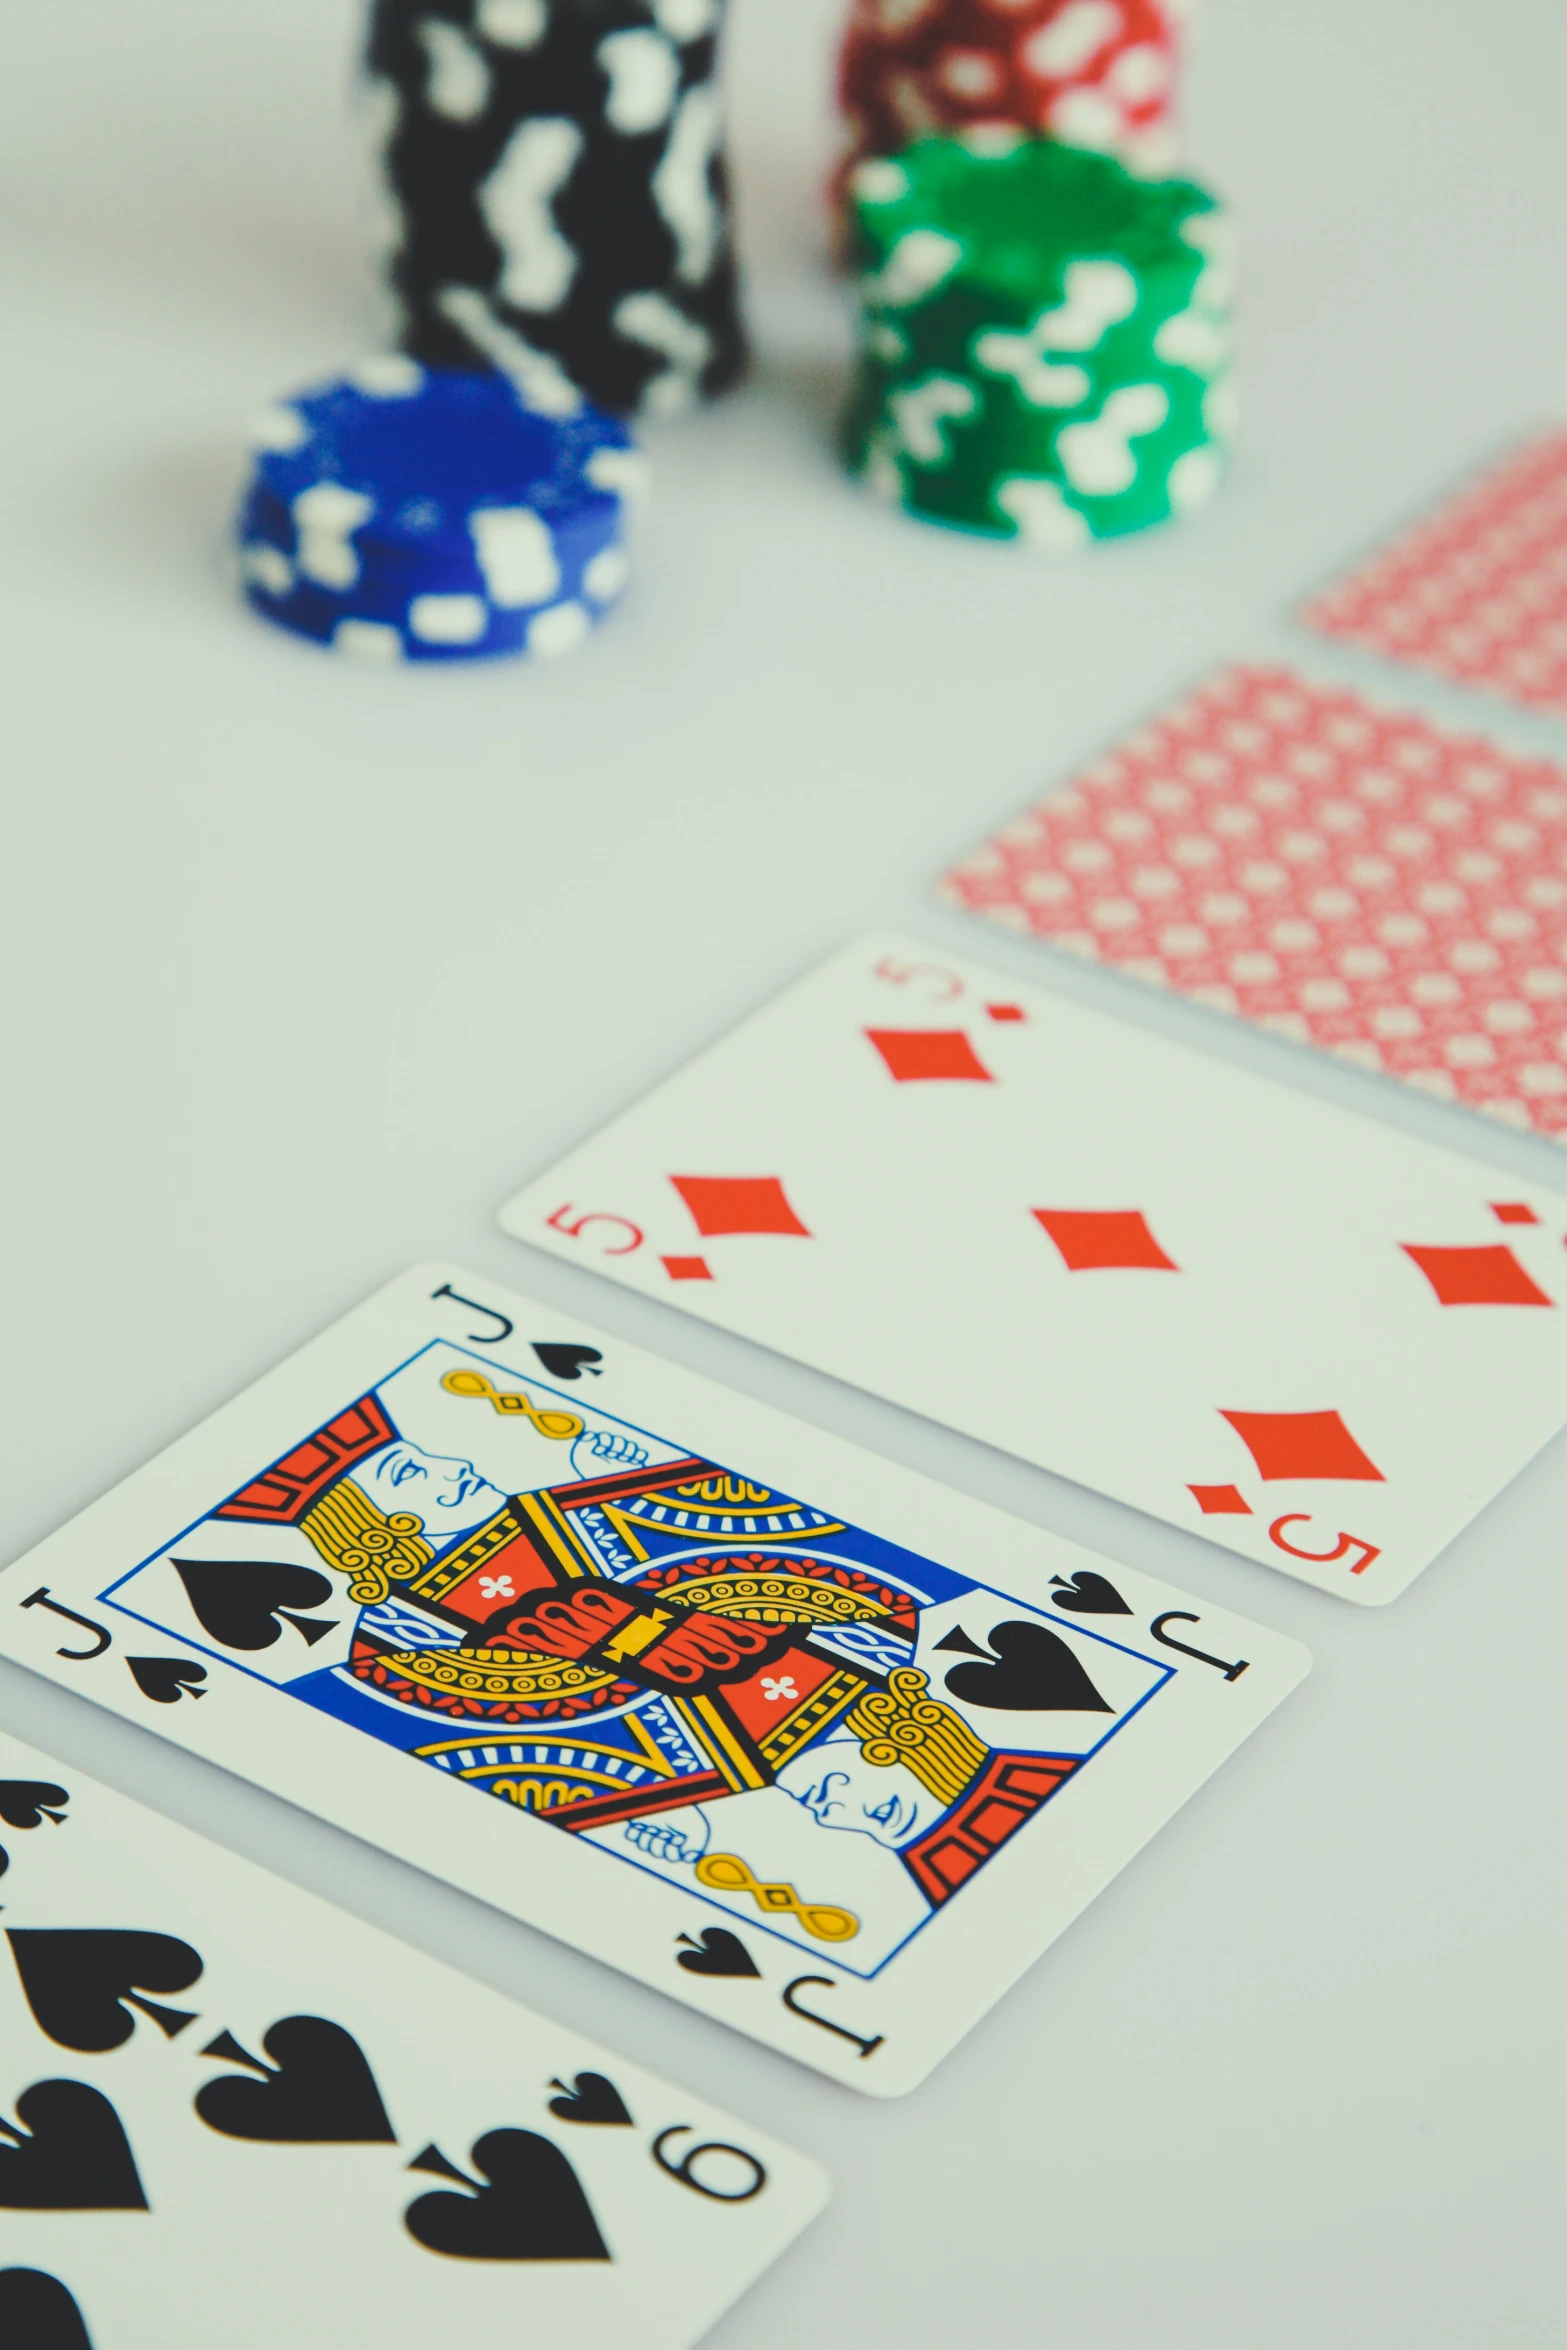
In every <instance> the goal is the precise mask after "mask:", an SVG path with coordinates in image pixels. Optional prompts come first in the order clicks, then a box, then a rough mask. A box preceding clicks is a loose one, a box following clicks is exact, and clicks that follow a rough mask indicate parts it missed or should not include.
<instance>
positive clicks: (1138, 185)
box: [844, 133, 1234, 550]
mask: <svg viewBox="0 0 1567 2350" xmlns="http://www.w3.org/2000/svg"><path fill="white" fill-rule="evenodd" d="M853 194H854V202H855V211H856V219H857V224H858V231H859V235H860V238H861V241H862V247H863V257H864V261H865V264H866V266H865V274H864V276H863V278H862V281H861V299H862V305H863V314H862V315H863V328H862V337H861V361H860V367H859V373H858V377H857V381H856V385H855V390H854V394H853V397H852V399H851V403H850V407H849V411H848V414H847V416H846V418H845V423H844V444H845V454H846V456H847V458H848V461H849V463H850V465H851V467H852V468H853V469H854V470H856V471H857V472H859V473H861V474H862V475H863V476H864V477H865V479H866V480H867V481H868V482H869V484H870V485H871V487H873V488H874V489H876V490H878V491H879V492H880V493H881V494H882V495H884V496H885V497H887V498H889V499H891V500H893V501H895V502H897V503H900V504H901V505H903V506H904V507H905V508H907V510H908V511H909V512H910V513H913V514H918V515H921V516H923V517H925V518H926V519H927V520H929V521H933V522H945V523H950V524H952V525H954V526H956V527H958V528H961V529H965V530H974V531H983V532H988V533H990V534H991V535H993V536H996V537H1001V538H1013V539H1021V540H1024V541H1026V542H1028V543H1030V544H1032V545H1035V546H1039V547H1044V548H1050V549H1062V550H1065V549H1070V548H1073V547H1077V546H1081V545H1084V544H1086V543H1087V542H1088V541H1090V540H1092V539H1100V538H1110V537H1115V536H1119V535H1120V534H1121V533H1123V532H1126V531H1134V530H1142V529H1146V528H1147V527H1148V526H1149V525H1151V524H1153V523H1158V522H1164V521H1167V520H1169V519H1170V518H1171V517H1172V516H1175V515H1182V514H1190V513H1194V512H1196V511H1197V510H1198V509H1199V508H1201V507H1202V506H1204V505H1206V504H1207V503H1208V501H1209V499H1210V498H1211V497H1212V496H1213V495H1214V492H1215V491H1216V490H1217V488H1218V486H1219V482H1220V479H1221V477H1222V472H1223V454H1224V449H1225V446H1226V444H1227V442H1228V439H1229V437H1230V434H1231V431H1232V428H1233V421H1234V395H1233V383H1232V365H1231V359H1232V340H1231V323H1230V321H1231V301H1232V281H1233V263H1232V234H1231V228H1230V223H1229V221H1228V218H1227V216H1226V215H1225V213H1224V212H1223V211H1222V210H1221V208H1220V206H1219V205H1218V203H1217V202H1216V200H1215V199H1214V198H1213V197H1212V196H1211V195H1210V194H1208V193H1207V191H1206V190H1204V189H1203V188H1201V187H1199V186H1197V185H1196V184H1195V183H1194V182H1191V181H1187V180H1157V181H1156V180H1146V179H1141V178H1138V177H1136V176H1135V175H1134V174H1132V173H1131V172H1129V171H1128V170H1127V169H1126V167H1125V166H1124V165H1122V164H1120V163H1118V162H1116V161H1115V160H1114V159H1113V158H1112V157H1109V156H1104V155H1097V154H1093V153H1091V152H1089V151H1087V150H1083V149H1077V148H1072V147H1067V146H1063V145H1060V144H1058V143H1056V142H1053V141H1049V140H1041V139H1023V138H1020V137H1018V136H1017V135H1016V134H1007V133H1003V134H994V135H988V136H987V135H983V134H980V133H969V134H966V135H965V136H964V137H963V138H960V139H924V140H920V141H917V142H916V143H915V145H913V146H912V147H910V148H908V149H907V150H906V151H905V152H904V154H903V155H902V156H900V157H899V158H897V160H895V161H894V160H890V159H886V158H881V159H877V160H875V161H873V162H870V163H866V164H862V165H861V166H860V169H859V171H858V172H857V173H856V175H855V179H854V183H853Z"/></svg>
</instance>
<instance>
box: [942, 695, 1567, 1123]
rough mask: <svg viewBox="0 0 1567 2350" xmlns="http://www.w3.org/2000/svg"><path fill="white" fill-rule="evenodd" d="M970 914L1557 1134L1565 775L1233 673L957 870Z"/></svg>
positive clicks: (1562, 1104)
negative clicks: (1111, 964)
mask: <svg viewBox="0 0 1567 2350" xmlns="http://www.w3.org/2000/svg"><path fill="white" fill-rule="evenodd" d="M942 893H943V895H944V896H946V897H948V898H950V899H951V900H952V902H953V903H954V904H955V905H958V906H961V907H962V908H963V909H964V911H965V912H966V913H972V914H981V915H984V916H985V917H986V919H987V920H989V921H991V922H995V923H998V924H1001V925H1003V926H1004V927H1005V928H1007V929H1009V930H1015V931H1022V932H1024V933H1025V934H1026V935H1028V936H1030V937H1033V938H1039V939H1043V940H1045V941H1046V942H1047V943H1048V944H1049V945H1051V946H1055V947H1058V948H1061V949H1062V950H1064V951H1065V952H1067V953H1069V954H1075V955H1081V956H1084V957H1087V958H1090V959H1092V960H1093V961H1096V962H1104V963H1113V964H1114V965H1115V966H1116V967H1117V969H1119V970H1122V971H1127V972H1130V973H1131V974H1132V975H1133V976H1134V977H1135V978H1138V979H1143V980H1147V981H1150V982H1151V983H1152V984H1153V985H1154V986H1156V987H1167V988H1172V989H1174V990H1176V991H1177V992H1178V993H1180V994H1181V995H1187V996H1191V997H1192V998H1193V999H1194V1001H1196V1002H1197V1003H1200V1004H1204V1005H1206V1006H1207V1007H1208V1008H1209V1009H1210V1010H1213V1011H1221V1012H1229V1013H1232V1014H1234V1015H1235V1016H1236V1017H1237V1018H1238V1019H1242V1020H1252V1021H1255V1022H1256V1023H1257V1024H1258V1026H1259V1027H1263V1028H1268V1029H1271V1030H1272V1031H1273V1032H1274V1033H1275V1034H1276V1035H1281V1036H1287V1037H1290V1038H1291V1039H1292V1040H1294V1041H1295V1042H1297V1043H1300V1044H1314V1045H1318V1046H1320V1047H1321V1048H1322V1049H1323V1050H1324V1051H1326V1052H1331V1053H1335V1054H1337V1055H1338V1056H1339V1058H1340V1059H1343V1060H1347V1061H1351V1062H1353V1063H1354V1064H1355V1065H1356V1066H1357V1067H1359V1068H1363V1069H1373V1070H1376V1071H1378V1072H1379V1073H1380V1074H1382V1075H1385V1076H1388V1077H1396V1078H1401V1079H1402V1080H1403V1081H1404V1083H1405V1084H1408V1085H1413V1086H1417V1087H1418V1088H1419V1089H1420V1090H1421V1092H1423V1093H1431V1094H1435V1095H1437V1096H1438V1098H1440V1099H1442V1100H1446V1101H1454V1102H1462V1103H1463V1104H1465V1106H1466V1107H1468V1108H1470V1109H1476V1110H1481V1111H1484V1112H1485V1114H1486V1115H1487V1116H1488V1117H1492V1118H1495V1119H1497V1120H1498V1121H1500V1122H1502V1123H1504V1124H1506V1125H1510V1126H1520V1127H1524V1128H1534V1129H1535V1130H1537V1131H1538V1132H1540V1133H1542V1134H1550V1135H1553V1136H1557V1137H1561V1136H1563V1135H1567V1027H1564V1022H1567V773H1564V772H1563V770H1562V769H1561V767H1560V766H1557V765H1555V764H1553V763H1552V762H1551V761H1550V760H1548V759H1538V758H1519V757H1517V756H1514V755H1512V754H1509V753H1507V752H1505V751H1501V750H1499V749H1498V748H1497V747H1496V745H1495V744H1494V743H1489V742H1486V741H1485V740H1484V739H1483V738H1482V737H1480V736H1478V735H1460V734H1449V733H1447V732H1445V731H1444V730H1443V729H1442V728H1440V727H1435V726H1430V725H1428V724H1427V723H1426V721H1425V720H1424V719H1423V718H1420V717H1417V716H1416V715H1415V714H1414V713H1412V712H1410V711H1407V710H1391V709H1379V708H1377V707H1375V706H1374V705H1373V704H1372V703H1370V702H1367V701H1365V700H1363V699H1362V697H1361V696H1360V695H1359V694H1356V693H1351V692H1348V691H1346V690H1345V688H1343V687H1342V686H1330V685H1323V684H1321V683H1320V682H1315V681H1313V680H1311V679H1308V678H1304V677H1299V676H1296V675H1295V674H1294V673H1293V672H1292V671H1290V670H1288V669H1279V668H1271V667H1270V668H1232V669H1228V670H1225V671H1223V672H1222V673H1221V674H1220V675H1219V676H1218V677H1215V678H1212V679H1210V680H1209V681H1208V682H1207V683H1206V684H1204V685H1202V686H1200V687H1198V689H1197V690H1196V691H1195V692H1193V693H1190V694H1187V695H1185V696H1184V697H1183V698H1182V700H1180V701H1179V702H1178V703H1176V705H1175V706H1174V708H1173V709H1170V710H1167V711H1165V712H1164V713H1163V714H1162V715H1161V716H1160V717H1159V718H1157V719H1155V720H1154V721H1153V722H1152V723H1151V724H1150V725H1147V726H1144V727H1141V728H1139V729H1138V731H1137V732H1136V733H1135V734H1134V735H1133V736H1131V738H1130V739H1129V740H1128V741H1126V742H1123V743H1120V744H1118V745H1117V746H1116V747H1115V749H1113V750H1111V751H1109V752H1107V753H1106V755H1105V756H1104V757H1103V758H1101V759H1096V760H1095V761H1094V762H1093V764H1092V765H1091V766H1090V767H1088V768H1086V769H1085V770H1084V771H1083V772H1082V773H1081V774H1080V775H1078V776H1077V777H1076V778H1075V779H1074V780H1073V781H1072V782H1071V783H1070V784H1068V785H1067V786H1066V788H1065V789H1064V790H1062V791H1058V792H1054V793H1052V794H1051V796H1050V797H1049V798H1048V799H1045V800H1042V801H1041V802H1040V803H1039V805H1038V806H1037V807H1034V808H1030V809H1028V810H1027V811H1026V812H1025V813H1024V814H1023V815H1022V816H1020V817H1018V818H1017V819H1016V820H1015V821H1014V822H1013V823H1011V824H1008V825H1007V826H1006V827H1005V829H1004V830H1003V831H1001V832H1000V833H998V834H996V836H995V837H994V838H993V839H991V840H988V841H986V842H985V843H984V844H983V845H982V846H981V847H980V848H978V849H976V850H974V852H973V853H972V854H971V855H970V856H968V857H966V858H965V859H964V860H963V862H962V863H961V864H960V865H958V866H956V867H955V868H954V869H953V870H952V872H950V873H949V874H948V875H947V876H946V878H945V880H944V881H943V883H942Z"/></svg>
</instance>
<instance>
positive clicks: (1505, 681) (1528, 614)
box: [1305, 432, 1567, 711]
mask: <svg viewBox="0 0 1567 2350" xmlns="http://www.w3.org/2000/svg"><path fill="white" fill-rule="evenodd" d="M1305 621H1306V625H1307V627H1308V628H1315V629H1319V630H1320V631H1321V632H1322V633H1323V635H1325V636H1336V637H1343V638H1346V639H1347V640H1348V641H1349V642H1350V643H1351V644H1357V645H1366V646H1369V648H1370V649H1371V650H1372V651H1373V652H1376V653H1385V654H1386V655H1387V656H1388V657H1389V659H1391V660H1394V661H1407V662H1411V663H1413V664H1414V665H1415V666H1416V667H1417V668H1420V669H1434V670H1435V671H1436V672H1437V673H1438V675H1440V676H1442V677H1449V678H1454V679H1456V680H1457V682H1458V683H1459V684H1460V685H1473V686H1479V687H1481V688H1483V689H1484V690H1485V691H1487V692H1489V693H1494V694H1502V695H1505V696H1506V698H1507V699H1508V700H1509V701H1513V702H1524V703H1528V704H1532V705H1534V706H1536V707H1538V708H1540V709H1544V710H1561V711H1567V432H1550V433H1546V434H1544V435H1543V436H1541V437H1539V438H1536V439H1534V440H1531V441H1529V442H1528V443H1527V444H1526V445H1525V446H1524V447H1523V448H1521V449H1518V450H1515V451H1514V452H1513V453H1512V454H1511V455H1510V456H1509V457H1507V458H1506V459H1505V460H1504V461H1503V462H1502V463H1501V464H1499V465H1495V466H1492V467H1490V468H1488V469H1487V470H1486V472H1484V473H1483V474H1482V475H1481V476H1480V478H1479V479H1478V480H1477V481H1475V482H1473V483H1471V484H1470V485H1469V486H1468V487H1467V488H1465V489H1464V490H1463V491H1462V492H1461V493H1460V494H1459V495H1458V496H1457V497H1456V498H1454V499H1453V500H1452V501H1451V502H1450V503H1448V504H1446V505H1444V506H1443V507H1442V508H1441V509H1440V510H1439V511H1438V512H1437V513H1436V514H1434V515H1433V516H1431V517H1430V519H1429V520H1427V521H1425V522H1423V523H1421V524H1420V525H1419V526H1418V528H1416V529H1415V530H1413V531H1412V532H1410V533H1409V534H1408V535H1407V536H1405V537H1402V538H1399V539H1398V540H1396V541H1395V543H1394V544H1393V545H1392V546H1391V547H1389V548H1387V549H1385V550H1384V551H1383V552H1382V553H1381V554H1379V555H1376V556H1374V557H1373V558H1372V560H1371V561H1370V562H1369V563H1367V564H1366V565H1365V566H1364V568H1362V569H1361V570H1358V571H1356V572H1354V573H1353V574H1352V575H1351V576H1350V577H1349V578H1348V579H1346V580H1343V581H1341V582H1340V583H1339V585H1338V586H1336V587H1334V588H1331V589H1329V591H1328V592H1327V594H1326V595H1324V596H1321V597H1319V598H1318V600H1317V601H1316V602H1315V603H1314V604H1312V605H1311V606H1310V607H1309V609H1308V610H1307V612H1306V614H1305Z"/></svg>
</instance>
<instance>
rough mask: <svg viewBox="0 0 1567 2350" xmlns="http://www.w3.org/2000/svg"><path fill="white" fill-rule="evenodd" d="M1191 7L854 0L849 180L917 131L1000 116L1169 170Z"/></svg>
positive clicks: (1144, 166) (849, 48) (993, 122)
mask: <svg viewBox="0 0 1567 2350" xmlns="http://www.w3.org/2000/svg"><path fill="white" fill-rule="evenodd" d="M1187 13H1188V0H853V6H852V12H851V15H850V19H849V28H848V32H847V34H846V36H845V40H844V46H843V53H842V59H841V62H840V66H839V75H838V91H839V99H840V103H841V105H842V109H843V113H844V116H845V118H846V120H847V123H848V126H849V153H848V156H847V158H846V161H845V164H844V171H843V182H844V184H845V185H846V184H847V180H848V178H849V175H850V174H851V173H852V172H853V170H854V169H855V167H856V166H857V165H858V164H859V163H861V162H862V161H864V160H865V159H866V158H867V157H869V156H875V155H897V154H899V153H900V152H901V151H902V150H903V148H905V147H907V146H909V145H910V144H911V143H912V141H914V140H915V139H918V138H924V137H929V136H930V135H932V134H951V133H953V132H958V131H965V130H975V129H992V128H1007V129H1011V130H1016V131H1021V132H1023V133H1024V135H1025V136H1027V137H1029V138H1048V139H1060V140H1062V141H1063V142H1064V143H1065V144H1067V145H1069V146H1074V147H1093V148H1097V149H1098V150H1100V151H1101V152H1102V153H1105V154H1110V155H1114V156H1116V157H1118V158H1119V159H1120V161H1122V162H1123V163H1125V164H1127V165H1129V166H1130V168H1131V169H1133V170H1134V171H1140V172H1150V173H1162V172H1165V171H1167V170H1168V169H1169V168H1170V167H1171V165H1172V164H1173V162H1174V161H1175V159H1176V150H1177V141H1176V125H1175V98H1176V85H1177V80H1178V72H1179V64H1180V27H1181V22H1182V20H1183V18H1184V17H1185V16H1186V15H1187Z"/></svg>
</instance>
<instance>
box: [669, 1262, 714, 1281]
mask: <svg viewBox="0 0 1567 2350" xmlns="http://www.w3.org/2000/svg"><path fill="white" fill-rule="evenodd" d="M663 1263H664V1271H665V1272H666V1273H667V1274H668V1275H669V1278H670V1280H671V1281H711V1280H712V1278H713V1268H712V1266H711V1265H710V1264H709V1263H708V1261H707V1259H706V1257H665V1258H664V1260H663Z"/></svg>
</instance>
